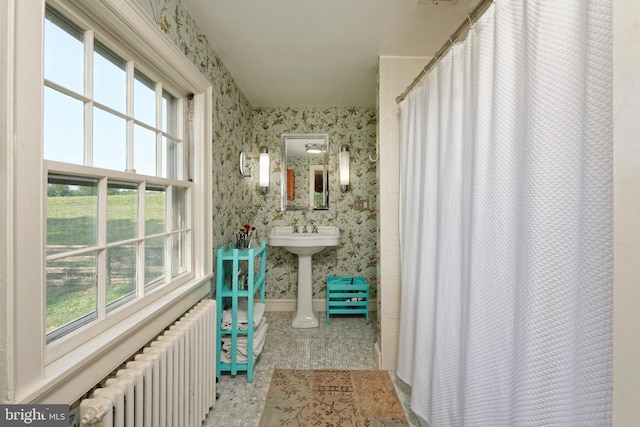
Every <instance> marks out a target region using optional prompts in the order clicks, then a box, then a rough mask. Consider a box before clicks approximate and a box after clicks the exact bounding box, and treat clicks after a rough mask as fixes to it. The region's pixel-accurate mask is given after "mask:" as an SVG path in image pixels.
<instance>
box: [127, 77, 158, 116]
mask: <svg viewBox="0 0 640 427" xmlns="http://www.w3.org/2000/svg"><path fill="white" fill-rule="evenodd" d="M133 117H134V118H135V119H136V120H139V121H141V122H144V123H146V124H148V125H151V126H155V125H156V90H155V83H154V82H153V81H152V80H151V79H149V78H148V77H146V76H145V75H143V74H142V73H140V72H139V71H137V70H136V72H135V74H134V77H133Z"/></svg>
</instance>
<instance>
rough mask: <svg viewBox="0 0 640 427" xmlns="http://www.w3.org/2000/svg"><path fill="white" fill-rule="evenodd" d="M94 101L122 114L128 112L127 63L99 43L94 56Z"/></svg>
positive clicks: (96, 45) (96, 44)
mask: <svg viewBox="0 0 640 427" xmlns="http://www.w3.org/2000/svg"><path fill="white" fill-rule="evenodd" d="M93 99H94V100H95V101H97V102H99V103H101V104H103V105H106V106H107V107H111V108H113V109H114V110H116V111H119V112H121V113H125V112H126V108H127V102H126V99H127V73H126V62H125V61H124V60H123V59H122V58H120V57H119V56H117V55H116V54H115V53H113V52H111V51H110V50H109V49H108V48H106V47H105V46H104V45H103V44H102V43H100V42H98V41H96V43H95V49H94V55H93Z"/></svg>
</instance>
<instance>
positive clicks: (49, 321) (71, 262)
mask: <svg viewBox="0 0 640 427" xmlns="http://www.w3.org/2000/svg"><path fill="white" fill-rule="evenodd" d="M97 257H98V254H97V252H90V253H87V254H82V255H75V256H70V257H66V258H62V259H59V260H55V261H48V262H47V314H46V330H47V333H49V332H51V331H54V330H56V329H59V328H62V327H63V326H65V328H71V329H75V328H76V327H78V326H80V325H82V324H84V323H86V322H87V321H89V320H91V319H94V318H95V317H96V300H97V290H96V284H97V277H98V273H97V265H98V263H97ZM73 323H76V324H75V325H72V324H73Z"/></svg>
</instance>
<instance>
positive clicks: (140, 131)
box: [133, 125, 156, 176]
mask: <svg viewBox="0 0 640 427" xmlns="http://www.w3.org/2000/svg"><path fill="white" fill-rule="evenodd" d="M133 159H134V160H133V163H134V167H133V168H134V169H135V170H136V173H139V174H142V175H151V176H156V133H155V132H153V131H150V130H149V129H146V128H143V127H142V126H138V125H134V126H133Z"/></svg>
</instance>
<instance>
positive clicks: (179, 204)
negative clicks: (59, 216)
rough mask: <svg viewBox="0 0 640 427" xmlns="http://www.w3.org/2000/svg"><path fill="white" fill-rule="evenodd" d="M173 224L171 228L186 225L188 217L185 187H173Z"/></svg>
mask: <svg viewBox="0 0 640 427" xmlns="http://www.w3.org/2000/svg"><path fill="white" fill-rule="evenodd" d="M172 197H173V206H172V209H173V224H172V227H171V229H172V230H179V229H181V228H185V227H188V225H189V219H188V218H187V189H186V188H180V187H173V191H172Z"/></svg>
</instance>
